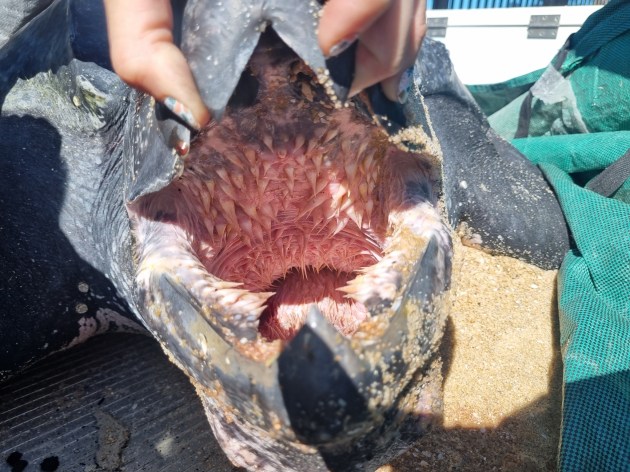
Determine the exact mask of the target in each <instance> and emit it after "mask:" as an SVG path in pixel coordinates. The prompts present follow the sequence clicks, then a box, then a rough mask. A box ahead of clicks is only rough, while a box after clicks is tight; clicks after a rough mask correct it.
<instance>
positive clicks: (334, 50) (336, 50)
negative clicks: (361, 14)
mask: <svg viewBox="0 0 630 472" xmlns="http://www.w3.org/2000/svg"><path fill="white" fill-rule="evenodd" d="M358 37H359V36H358V35H356V34H355V35H353V36H350V37H348V38H344V39H342V40H341V41H339V42H338V43H337V44H335V45H333V46H332V47H331V48H330V51H328V56H326V59H328V58H329V57H335V56H338V55H339V54H341V53H342V52H344V51H345V50H346V49H348V48H349V47H350V46H352V43H354V42H355V41H356V40H357V38H358Z"/></svg>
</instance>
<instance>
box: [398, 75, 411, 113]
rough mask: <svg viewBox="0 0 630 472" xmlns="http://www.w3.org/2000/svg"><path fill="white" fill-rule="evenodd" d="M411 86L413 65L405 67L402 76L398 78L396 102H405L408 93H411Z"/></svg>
mask: <svg viewBox="0 0 630 472" xmlns="http://www.w3.org/2000/svg"><path fill="white" fill-rule="evenodd" d="M412 86H413V66H412V67H409V68H408V69H406V70H405V71H404V72H403V74H402V77H401V78H400V82H399V83H398V95H397V97H398V103H401V104H404V103H407V99H408V98H409V94H410V93H411V87H412Z"/></svg>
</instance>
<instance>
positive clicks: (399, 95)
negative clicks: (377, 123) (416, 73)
mask: <svg viewBox="0 0 630 472" xmlns="http://www.w3.org/2000/svg"><path fill="white" fill-rule="evenodd" d="M426 30H427V26H426V0H329V1H328V2H327V3H326V5H325V6H324V10H323V13H322V17H321V20H320V23H319V45H320V47H321V48H322V51H323V52H324V55H325V56H327V57H328V56H335V55H337V54H339V53H341V52H342V51H343V50H344V49H346V48H347V47H348V46H350V44H352V43H353V42H354V41H355V40H356V41H358V47H357V52H356V64H355V76H354V81H353V83H352V87H351V88H350V94H349V96H353V95H356V94H357V93H359V92H360V91H361V90H363V89H364V88H367V87H369V86H370V85H374V84H376V83H379V82H381V87H382V88H383V92H384V93H385V95H386V96H387V98H389V99H390V100H392V101H395V102H404V101H405V100H406V98H407V97H406V95H407V90H406V85H407V84H406V83H403V84H401V78H402V77H403V74H404V73H405V71H406V70H407V68H409V67H410V66H412V65H413V63H414V62H415V60H416V56H417V54H418V50H419V49H420V44H421V43H422V38H423V37H424V35H425V33H426ZM403 82H407V83H408V82H409V81H403ZM399 85H402V87H401V88H400V89H399Z"/></svg>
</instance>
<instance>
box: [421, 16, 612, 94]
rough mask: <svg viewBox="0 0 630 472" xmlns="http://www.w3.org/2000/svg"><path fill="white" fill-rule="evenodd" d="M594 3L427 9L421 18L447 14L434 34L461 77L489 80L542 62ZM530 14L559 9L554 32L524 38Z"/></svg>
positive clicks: (473, 81) (537, 66)
mask: <svg viewBox="0 0 630 472" xmlns="http://www.w3.org/2000/svg"><path fill="white" fill-rule="evenodd" d="M600 8H601V6H569V7H566V6H565V7H531V8H526V7H525V8H480V9H470V10H428V11H427V18H428V19H429V20H428V21H429V22H431V21H436V20H435V19H439V18H447V20H441V21H442V22H444V21H446V22H447V26H446V31H445V36H444V37H443V38H440V37H435V38H434V39H437V40H438V41H442V42H444V44H446V47H447V48H448V50H449V52H450V54H451V60H452V61H453V64H454V65H455V69H456V71H457V74H458V75H459V78H460V79H461V80H462V82H464V83H465V84H489V83H496V82H502V81H504V80H508V79H510V78H512V77H516V76H519V75H522V74H526V73H527V72H531V71H533V70H536V69H540V68H541V67H545V66H546V65H547V64H549V61H550V60H551V59H552V58H553V56H554V55H555V54H556V52H557V51H558V49H560V48H561V47H562V45H563V44H564V42H565V41H566V39H567V38H568V37H569V35H570V34H571V33H574V32H575V31H577V30H578V29H579V28H580V26H581V25H582V23H584V21H585V20H586V18H588V16H589V15H591V14H592V13H594V12H595V11H597V10H598V9H600ZM532 15H538V18H540V16H546V17H549V16H550V15H560V18H559V26H558V29H557V36H556V38H555V39H542V38H532V39H528V27H529V26H530V21H531V20H532ZM431 19H433V20H431ZM437 21H438V22H440V20H437ZM434 32H437V31H436V30H434ZM441 32H442V33H443V32H444V31H443V30H442V31H441Z"/></svg>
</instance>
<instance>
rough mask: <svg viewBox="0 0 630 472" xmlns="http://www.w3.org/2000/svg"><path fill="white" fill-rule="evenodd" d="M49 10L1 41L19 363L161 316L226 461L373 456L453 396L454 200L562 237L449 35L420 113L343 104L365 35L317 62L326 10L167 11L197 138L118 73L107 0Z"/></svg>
mask: <svg viewBox="0 0 630 472" xmlns="http://www.w3.org/2000/svg"><path fill="white" fill-rule="evenodd" d="M49 3H50V4H49V5H47V3H46V5H47V6H46V8H44V7H43V5H44V4H43V3H42V4H41V5H40V7H39V8H35V7H34V8H33V10H32V11H31V13H32V14H29V15H27V16H26V17H25V19H24V20H23V25H22V27H21V28H17V27H15V25H14V26H13V27H12V28H13V29H12V30H11V32H10V33H11V34H6V35H5V36H6V37H7V38H8V39H7V40H6V42H5V43H4V44H3V46H2V48H1V49H0V71H1V72H0V77H1V80H0V93H1V95H0V97H1V99H2V113H1V117H0V136H1V138H2V139H0V149H1V150H2V152H1V156H2V157H1V160H0V179H2V182H1V183H0V206H1V208H2V219H1V221H0V236H1V240H2V245H1V246H0V247H1V249H0V273H1V274H2V275H1V276H2V286H1V289H0V306H1V307H2V308H1V310H2V311H1V312H0V354H1V355H0V375H2V376H3V377H8V376H10V375H12V374H14V373H15V372H17V371H18V370H20V369H22V368H24V367H25V366H27V365H29V364H30V363H32V362H34V361H35V360H37V359H39V358H42V357H44V356H46V355H47V354H50V353H52V352H55V351H58V350H60V349H64V348H68V347H71V346H72V345H74V344H77V343H79V342H82V341H83V340H85V339H87V338H88V337H90V336H92V335H94V334H98V333H101V332H105V331H108V330H126V331H129V330H132V331H142V330H143V329H144V328H146V329H148V331H149V332H150V333H151V334H152V335H153V336H155V338H156V339H157V340H158V341H159V342H160V344H161V345H162V347H163V348H164V350H165V352H166V353H167V354H168V355H169V357H170V359H171V360H172V361H173V362H174V363H175V364H177V365H178V366H179V367H180V368H181V369H182V370H183V371H184V372H185V373H186V374H187V375H188V376H189V377H190V379H191V381H192V382H193V384H194V385H195V387H196V389H197V391H198V393H199V395H200V398H201V400H202V402H203V404H204V406H205V408H206V412H207V414H208V420H209V422H210V425H211V427H212V429H213V431H214V433H215V435H216V437H217V439H218V441H219V443H220V444H221V446H222V447H223V449H224V451H225V452H226V454H227V455H228V457H229V458H230V460H232V461H233V462H234V463H235V464H237V465H240V466H243V467H246V468H248V469H251V470H269V471H272V470H273V471H275V470H299V471H303V470H309V471H311V470H312V471H316V470H355V469H356V470H372V469H375V468H376V467H378V466H379V465H381V464H382V463H384V462H386V461H387V460H389V459H391V458H392V456H394V455H396V454H399V453H401V452H402V451H403V450H404V448H405V447H406V445H408V444H410V443H411V442H412V441H413V440H415V439H416V438H417V437H419V436H420V435H422V434H423V432H424V431H426V428H427V427H428V425H429V424H430V423H431V421H432V419H433V418H435V417H437V416H439V414H440V407H441V374H440V367H439V366H440V361H439V355H438V348H439V345H440V339H441V334H442V330H443V327H444V324H445V320H446V317H447V310H446V305H447V295H448V288H449V284H450V261H451V256H452V251H451V237H450V232H451V230H450V226H449V222H448V220H449V218H450V221H451V222H452V223H453V224H455V225H457V224H459V223H460V222H462V221H465V222H466V224H467V227H468V228H469V229H470V228H472V230H473V232H477V233H479V231H481V229H482V228H484V230H485V231H486V232H485V233H484V236H483V237H482V238H481V243H482V244H486V243H487V244H488V246H487V247H488V248H489V249H490V250H495V251H499V252H501V251H503V252H508V253H510V254H513V255H516V256H518V257H522V258H524V259H526V260H530V261H533V262H539V263H546V261H548V260H552V261H555V262H553V264H557V262H558V261H559V260H560V257H561V255H562V254H563V252H564V250H565V249H566V245H567V243H566V240H567V235H566V229H565V228H564V226H563V220H562V219H561V218H559V219H558V218H556V217H557V216H558V215H559V208H558V204H557V202H556V201H555V198H554V196H553V194H552V193H551V192H550V191H549V189H548V186H547V185H546V183H545V181H544V180H543V178H542V176H541V175H540V173H539V172H538V171H537V169H536V168H534V167H533V166H531V165H529V164H528V163H527V162H526V161H525V159H524V158H523V157H522V156H520V155H518V154H517V153H515V152H514V151H513V150H512V151H509V150H510V149H511V148H510V147H509V145H508V144H507V143H504V142H501V143H499V144H497V143H498V141H497V140H496V139H495V138H493V137H492V136H491V132H490V131H489V129H488V127H487V123H486V122H485V119H484V118H483V116H481V114H480V113H479V112H478V111H477V109H476V107H475V105H474V103H473V102H472V100H471V99H470V97H469V96H468V95H467V93H466V92H465V89H464V88H463V86H461V84H460V83H459V81H458V80H457V78H456V76H455V75H454V73H453V72H452V67H451V65H450V62H449V60H448V56H447V55H446V53H445V50H444V48H443V47H442V46H441V45H439V44H437V43H434V42H431V41H428V40H427V41H426V42H425V45H424V48H423V53H422V54H421V57H420V58H419V61H418V62H417V63H416V65H415V69H414V79H415V84H416V88H415V90H414V93H412V94H411V97H410V99H409V100H408V102H407V103H405V104H404V105H399V104H394V103H391V102H389V101H388V100H387V99H385V97H384V96H383V94H382V93H381V92H380V89H379V88H378V87H373V88H371V89H369V90H367V91H366V92H364V93H362V94H361V95H360V96H359V97H358V98H356V99H353V100H352V101H349V102H347V103H344V99H345V94H346V93H347V90H348V86H349V80H351V77H352V63H353V61H352V59H353V57H352V49H350V50H349V52H348V53H346V54H344V55H343V56H342V57H340V58H337V59H335V60H334V61H328V62H326V61H325V60H324V58H323V56H322V55H321V52H320V51H319V49H318V48H317V42H316V39H315V28H316V24H317V14H318V9H319V5H318V4H316V3H309V2H304V3H303V4H302V3H299V4H291V5H290V6H287V4H286V2H281V1H277V2H275V3H274V2H266V3H264V4H258V3H254V4H247V3H246V2H228V1H222V2H203V1H189V2H187V3H186V4H185V8H184V5H183V4H180V3H177V4H175V5H174V6H175V7H176V8H175V11H176V14H178V18H179V20H178V22H177V25H178V26H177V31H176V33H177V34H176V36H177V37H178V38H180V40H181V46H182V50H183V51H184V53H185V54H186V56H187V58H188V60H189V62H190V64H191V68H192V70H193V73H194V75H195V79H196V81H197V84H198V86H199V89H200V91H201V93H202V96H203V97H204V100H205V101H206V103H207V105H208V107H209V108H210V109H211V111H212V112H213V116H214V117H215V120H214V121H213V122H212V123H211V124H210V125H209V126H208V127H207V128H205V129H204V130H202V131H200V132H199V133H191V132H190V130H188V129H187V128H185V127H184V126H183V125H182V124H181V123H179V122H178V121H176V120H175V118H174V117H173V116H171V115H169V114H168V112H166V111H165V109H164V108H163V107H161V106H159V105H156V104H155V102H154V100H153V99H151V98H150V97H147V96H145V95H143V94H140V93H139V92H136V91H134V90H131V89H129V88H128V87H127V86H125V85H124V84H123V83H122V82H121V81H120V80H119V79H118V78H117V77H116V75H115V74H113V73H112V72H111V70H110V68H109V62H108V58H107V47H106V37H105V29H104V26H103V12H102V7H101V6H100V3H99V2H78V1H77V2H73V1H71V0H65V1H62V0H57V1H54V2H49ZM419 91H422V93H423V95H424V96H425V102H426V106H425V104H424V103H423V102H422V100H421V97H420V95H419ZM427 109H428V110H429V114H427ZM429 117H430V118H429ZM489 136H490V137H489ZM189 140H190V152H189V153H188V154H186V155H183V156H182V155H180V154H178V153H177V152H176V150H175V148H181V146H180V144H181V142H182V141H183V142H188V141H189ZM471 140H472V141H473V142H471ZM462 143H464V144H462ZM440 146H442V150H441V151H440ZM506 149H507V150H508V151H506ZM442 154H443V157H444V163H443V165H441V162H442V161H441V155H442ZM467 156H474V157H475V159H474V162H472V161H471V162H470V164H471V165H468V164H469V161H468V160H467ZM506 163H511V164H510V165H513V166H517V167H518V169H519V172H518V173H513V172H512V171H510V170H503V166H504V165H505V164H506ZM512 163H513V164H512ZM472 164H474V165H472ZM467 166H468V167H467ZM462 169H464V170H462ZM462 172H464V173H465V178H466V179H467V181H468V182H470V185H469V186H468V187H467V188H468V189H470V192H469V193H463V192H462V191H461V190H462V189H463V187H465V186H462V185H461V183H460V182H461V180H458V179H462V174H461V173H462ZM514 181H516V182H521V183H523V185H527V197H526V198H525V197H523V195H522V194H521V190H522V189H521V188H520V187H518V186H517V185H508V184H506V182H514ZM487 182H489V183H487ZM477 184H479V186H480V185H481V184H484V186H485V188H490V189H491V190H492V191H493V192H496V194H497V195H500V198H495V199H492V198H483V194H478V193H475V192H473V190H474V189H475V188H476V187H475V185H477ZM479 195H481V196H479ZM440 201H444V202H446V204H447V206H446V208H444V206H441V205H440ZM505 202H509V205H506V204H505ZM514 215H518V218H514ZM494 228H496V229H494ZM502 234H504V235H505V236H502ZM501 238H503V239H501ZM545 238H555V239H554V241H557V243H554V245H551V246H548V245H545V244H543V242H544V239H545ZM563 238H564V239H563ZM497 241H499V242H500V244H499V243H497ZM495 243H496V244H495ZM563 244H564V245H563ZM554 258H555V259H554ZM549 264H552V263H549ZM141 326H144V328H142V327H141Z"/></svg>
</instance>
